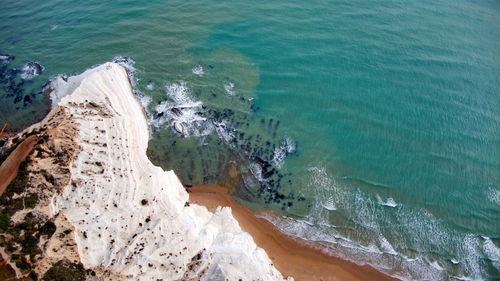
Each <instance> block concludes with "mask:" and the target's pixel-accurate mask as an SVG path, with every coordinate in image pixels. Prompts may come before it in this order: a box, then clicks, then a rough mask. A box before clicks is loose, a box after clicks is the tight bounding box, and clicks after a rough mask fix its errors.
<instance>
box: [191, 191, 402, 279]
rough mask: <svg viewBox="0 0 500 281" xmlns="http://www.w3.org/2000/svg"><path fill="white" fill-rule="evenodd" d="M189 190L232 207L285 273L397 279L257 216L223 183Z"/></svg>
mask: <svg viewBox="0 0 500 281" xmlns="http://www.w3.org/2000/svg"><path fill="white" fill-rule="evenodd" d="M188 192H189V200H190V202H192V203H196V204H200V205H203V206H206V207H207V208H208V209H209V210H211V211H213V210H215V209H216V208H217V206H229V207H231V208H232V212H233V216H234V217H235V218H236V220H238V222H239V224H240V226H241V228H242V229H243V230H244V231H246V232H248V233H250V234H251V235H252V237H253V239H254V240H255V243H256V244H257V245H258V246H259V247H261V248H263V249H264V250H265V251H266V253H267V254H268V256H269V257H270V258H271V260H272V261H273V262H274V266H276V268H277V269H278V270H279V271H280V272H281V273H282V274H283V275H284V276H292V277H294V278H295V280H296V281H320V280H322V281H334V280H343V281H350V280H352V281H354V280H397V279H394V278H391V277H389V276H387V275H385V274H382V273H381V272H379V271H377V270H375V269H373V268H372V267H369V266H359V265H356V264H354V263H352V262H348V261H345V260H341V259H339V258H336V257H332V256H329V255H326V254H324V253H322V252H320V251H318V250H316V249H314V248H312V247H310V246H308V245H306V244H305V243H302V242H301V241H300V240H299V239H295V238H292V237H290V236H288V235H286V234H284V233H282V232H281V231H280V230H279V229H277V228H276V227H275V226H274V225H273V224H272V223H270V222H269V221H267V220H265V219H262V218H259V217H257V216H256V215H255V214H254V213H253V212H252V211H251V210H250V209H249V208H246V207H244V206H242V205H239V204H237V203H236V202H235V201H234V200H233V199H232V198H231V195H230V194H229V192H228V190H227V189H225V188H223V187H219V186H215V185H204V186H195V187H192V188H189V190H188Z"/></svg>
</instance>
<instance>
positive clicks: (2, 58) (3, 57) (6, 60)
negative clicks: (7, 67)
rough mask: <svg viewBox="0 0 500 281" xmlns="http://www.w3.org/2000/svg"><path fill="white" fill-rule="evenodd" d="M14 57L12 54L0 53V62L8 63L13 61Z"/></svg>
mask: <svg viewBox="0 0 500 281" xmlns="http://www.w3.org/2000/svg"><path fill="white" fill-rule="evenodd" d="M15 58H16V57H15V56H13V55H9V54H0V62H2V63H10V62H11V61H13V60H14V59H15Z"/></svg>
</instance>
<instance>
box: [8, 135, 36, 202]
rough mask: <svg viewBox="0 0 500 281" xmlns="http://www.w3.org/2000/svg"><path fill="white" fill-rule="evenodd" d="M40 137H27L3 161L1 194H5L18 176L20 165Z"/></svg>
mask: <svg viewBox="0 0 500 281" xmlns="http://www.w3.org/2000/svg"><path fill="white" fill-rule="evenodd" d="M39 139H40V137H39V136H36V135H31V136H29V137H27V138H26V139H25V140H24V141H23V142H22V143H21V144H19V145H18V146H17V147H16V149H14V151H13V152H11V153H10V155H9V156H8V157H7V159H5V161H4V162H3V163H2V165H1V166H0V195H2V194H3V192H4V191H5V189H6V188H7V186H8V185H9V184H10V182H11V181H12V180H13V179H14V178H16V175H17V172H18V170H19V165H20V164H21V162H23V160H24V159H25V158H26V157H27V156H28V154H29V153H30V152H31V150H32V149H33V147H34V146H35V144H36V143H37V142H38V140H39Z"/></svg>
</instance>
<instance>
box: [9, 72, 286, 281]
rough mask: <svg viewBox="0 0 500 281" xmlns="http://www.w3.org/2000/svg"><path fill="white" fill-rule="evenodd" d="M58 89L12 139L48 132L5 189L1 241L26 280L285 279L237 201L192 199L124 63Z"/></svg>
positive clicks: (57, 81) (55, 83)
mask: <svg viewBox="0 0 500 281" xmlns="http://www.w3.org/2000/svg"><path fill="white" fill-rule="evenodd" d="M51 87H52V94H51V95H52V100H53V102H54V104H57V106H56V107H55V108H54V109H53V111H52V112H51V113H50V114H49V116H47V118H45V120H44V121H42V122H41V123H39V124H37V125H35V126H32V127H31V128H28V129H27V130H26V131H25V132H24V133H23V134H24V136H23V134H20V135H19V136H18V137H17V138H18V139H17V140H16V141H11V142H10V143H9V144H8V145H6V146H5V147H4V151H5V152H8V151H9V150H12V149H13V148H14V147H15V146H16V143H19V142H20V141H22V139H23V138H25V137H27V135H29V134H34V133H36V134H40V135H43V138H42V140H41V141H40V143H39V144H37V145H36V146H35V148H34V150H33V152H32V153H31V154H30V156H29V157H28V159H27V160H26V161H25V162H24V163H23V164H22V165H21V167H20V172H19V175H18V176H17V178H16V179H15V180H14V181H13V182H12V183H11V185H10V186H8V188H7V191H6V192H5V193H4V194H3V195H2V197H1V198H0V203H1V207H0V208H1V209H0V210H1V215H2V218H3V219H4V221H6V223H4V225H3V226H2V225H0V227H3V228H1V230H0V233H1V234H0V235H1V236H0V237H1V239H0V242H1V246H2V247H3V248H4V249H5V251H6V252H7V254H8V255H10V256H11V257H13V263H12V266H13V267H15V269H16V271H17V277H18V278H20V277H22V276H24V277H23V278H31V279H36V278H38V279H42V280H54V279H57V280H283V277H282V276H281V274H280V273H279V272H278V271H277V270H276V269H275V268H274V266H273V265H272V262H271V260H270V259H269V258H268V256H267V255H266V253H265V252H264V251H263V250H262V249H260V248H258V247H257V246H256V245H255V243H254V241H253V239H252V237H251V236H250V235H249V234H248V233H246V232H243V231H242V230H241V228H240V227H239V225H238V222H237V221H236V220H235V219H234V218H233V216H232V214H231V209H230V208H218V209H217V210H216V211H215V212H214V213H211V212H209V211H208V210H207V209H206V208H205V207H201V206H198V205H196V204H189V203H187V202H188V196H189V195H188V193H187V192H186V191H185V189H184V187H183V186H182V184H181V183H180V181H179V179H178V178H177V176H176V175H175V173H174V172H173V171H163V170H162V169H161V168H160V167H156V166H154V165H153V164H152V163H151V162H150V161H149V159H148V158H147V157H146V149H147V144H148V126H147V123H146V118H145V115H144V112H143V109H142V107H141V105H140V103H139V102H138V101H137V100H136V98H135V96H134V94H133V91H132V88H131V86H130V82H129V80H128V76H127V73H126V71H125V69H124V68H123V67H121V66H120V65H118V64H116V63H106V64H104V65H101V66H98V67H96V68H94V69H91V70H88V71H86V72H84V73H83V74H81V75H78V76H74V77H69V78H68V79H63V78H57V79H55V80H54V81H52V83H51ZM25 240H26V241H29V242H23V241H25ZM15 255H17V256H15ZM15 264H17V266H16V265H15ZM30 274H31V275H30ZM21 275H22V276H21ZM65 278H73V279H65ZM290 280H291V278H290Z"/></svg>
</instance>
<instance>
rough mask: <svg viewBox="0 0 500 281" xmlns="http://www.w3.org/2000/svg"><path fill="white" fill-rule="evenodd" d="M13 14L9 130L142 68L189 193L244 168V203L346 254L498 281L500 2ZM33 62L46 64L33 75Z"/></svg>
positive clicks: (400, 272)
mask: <svg viewBox="0 0 500 281" xmlns="http://www.w3.org/2000/svg"><path fill="white" fill-rule="evenodd" d="M1 6H2V8H1V9H0V53H2V54H11V55H15V56H16V58H15V59H14V60H13V61H11V62H10V63H7V62H6V61H5V60H4V61H3V62H0V75H1V76H0V78H1V79H0V80H1V81H0V82H1V83H0V84H1V85H0V99H1V100H2V102H1V103H0V121H1V122H2V123H3V122H9V123H10V124H11V126H12V127H13V128H14V129H16V128H17V129H18V128H21V127H23V126H26V125H28V124H30V123H32V122H34V121H35V120H37V119H39V118H41V117H42V116H43V114H45V113H46V112H47V110H48V105H47V102H46V100H45V99H44V98H43V95H42V94H41V93H40V92H41V88H42V85H43V84H44V83H45V82H46V81H47V79H49V78H50V77H52V76H54V75H58V74H67V75H71V74H76V73H80V72H81V71H83V70H85V69H87V68H89V67H91V66H93V65H95V64H100V63H103V62H105V61H110V60H113V59H115V58H117V57H128V58H131V59H132V60H133V61H134V62H135V63H133V69H134V72H133V73H134V74H133V75H134V80H135V81H136V89H137V91H138V94H139V96H141V99H142V101H143V102H144V104H145V105H146V106H147V110H148V113H149V119H150V123H151V129H152V132H153V133H152V135H151V141H150V149H149V151H148V153H149V155H150V158H151V159H152V160H153V161H154V162H155V163H156V164H158V165H161V166H163V167H164V168H168V169H175V170H176V172H177V174H178V175H179V176H180V177H181V179H182V181H183V182H184V183H185V184H197V183H207V182H217V181H219V180H221V179H222V178H224V177H225V176H226V172H225V171H226V166H227V163H229V162H230V163H233V162H235V163H237V164H238V169H239V170H240V172H241V175H242V178H243V180H242V182H241V183H240V186H239V188H238V190H237V196H238V198H240V200H241V201H242V202H243V203H245V204H248V205H250V206H252V207H255V208H271V209H276V210H278V211H281V212H283V215H284V217H281V218H276V217H269V219H270V220H272V221H273V222H274V223H275V224H277V225H278V226H279V227H280V228H282V229H283V230H284V231H286V232H288V233H291V234H295V235H299V236H301V237H304V238H306V239H309V240H312V241H319V242H320V243H321V244H322V245H323V246H324V249H326V250H327V251H330V252H331V253H332V254H335V255H338V256H341V257H344V258H346V259H350V260H355V261H357V262H359V263H369V264H372V265H373V266H375V267H377V268H379V269H380V270H382V271H384V272H386V273H388V274H391V275H394V276H398V277H400V278H404V279H415V280H423V279H426V280H455V279H473V280H499V279H500V249H499V247H500V83H498V79H499V78H500V3H499V2H498V1H487V0H479V1H465V0H459V1H448V0H438V1H413V2H409V1H386V0H376V1H367V0H354V1H353V0H351V1H343V0H332V1H319V0H312V1H305V2H304V1H287V2H283V1H252V2H248V1H239V0H237V1H230V2H222V1H148V3H143V2H137V1H113V2H112V3H104V2H103V1H56V0H50V1H44V2H34V1H11V0H6V1H2V3H1ZM29 61H36V62H39V63H40V64H41V65H43V66H44V68H45V69H44V71H43V72H42V74H41V75H39V76H35V77H33V78H31V79H22V78H21V76H22V68H23V65H25V64H26V63H27V62H29ZM131 64H132V63H131V61H128V65H131ZM172 108H177V109H178V110H179V111H176V110H174V111H172ZM176 122H177V123H178V124H182V126H183V127H184V130H185V134H186V135H187V137H186V138H182V137H181V136H179V134H178V133H177V132H176V131H175V130H174V129H173V125H174V124H175V123H176Z"/></svg>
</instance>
